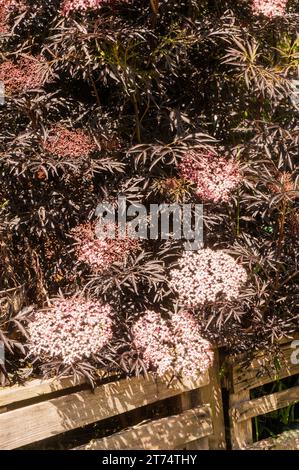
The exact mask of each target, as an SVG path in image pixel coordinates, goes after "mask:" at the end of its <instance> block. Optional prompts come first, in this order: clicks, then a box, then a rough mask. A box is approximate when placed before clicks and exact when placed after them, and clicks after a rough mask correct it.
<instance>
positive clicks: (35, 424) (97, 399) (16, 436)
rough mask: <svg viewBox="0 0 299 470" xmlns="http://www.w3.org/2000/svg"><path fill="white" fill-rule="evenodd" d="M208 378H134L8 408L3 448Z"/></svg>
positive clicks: (2, 418) (0, 418)
mask: <svg viewBox="0 0 299 470" xmlns="http://www.w3.org/2000/svg"><path fill="white" fill-rule="evenodd" d="M208 381H209V378H208V374H205V375H203V376H201V377H200V378H199V379H198V381H194V380H185V381H183V382H179V381H177V382H176V383H174V384H173V385H172V386H170V387H169V386H168V385H167V383H166V382H164V381H162V380H161V379H154V378H153V377H148V378H141V377H139V378H137V377H134V378H131V379H123V380H119V381H116V382H112V383H108V384H104V385H101V386H99V387H97V388H96V389H95V392H94V393H91V392H90V391H89V390H84V391H81V392H77V393H70V394H68V395H66V396H61V397H59V398H53V399H51V400H47V401H44V402H41V403H37V404H33V405H29V406H25V407H23V408H20V409H16V410H13V411H8V412H7V413H3V414H1V415H0V449H14V448H18V447H21V446H24V445H27V444H30V443H32V442H38V441H40V440H42V439H46V438H48V437H51V436H55V435H57V434H61V433H63V432H66V431H70V430H72V429H76V428H79V427H81V426H86V425H88V424H91V423H94V422H97V421H101V420H103V419H107V418H110V417H112V416H116V415H119V414H122V413H125V412H127V411H131V410H134V409H136V408H139V407H141V406H145V405H149V404H152V403H154V402H157V401H159V400H163V399H166V398H168V397H172V396H176V395H179V394H180V393H182V392H185V391H187V390H189V389H194V388H198V387H201V386H204V385H206V384H207V383H208ZM20 423H22V425H20Z"/></svg>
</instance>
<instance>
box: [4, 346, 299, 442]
mask: <svg viewBox="0 0 299 470" xmlns="http://www.w3.org/2000/svg"><path fill="white" fill-rule="evenodd" d="M293 353H294V349H293V347H292V343H291V342H286V343H284V344H282V345H281V358H280V368H278V369H277V368H275V367H274V366H273V364H274V362H275V361H274V358H269V357H268V354H267V353H266V352H263V353H259V354H258V355H257V356H256V357H255V358H254V359H253V360H252V361H251V363H250V364H249V366H248V365H247V367H244V366H243V365H241V362H239V364H236V363H235V365H232V364H231V363H230V361H229V368H228V370H226V372H228V374H226V379H225V381H224V384H222V386H224V388H226V397H227V396H228V398H229V400H228V404H227V403H226V402H224V403H223V400H222V391H223V390H222V389H221V384H220V375H223V370H224V369H223V365H222V364H221V365H219V359H218V353H215V363H214V366H213V368H211V369H210V370H209V372H208V373H206V374H204V375H203V376H201V377H200V378H199V379H198V380H196V381H194V380H191V379H190V380H183V381H178V380H176V381H172V382H170V383H169V381H170V378H169V377H165V378H163V379H157V378H155V377H153V376H149V377H147V378H145V377H132V378H129V379H128V378H117V377H110V378H106V379H105V381H103V380H99V383H98V384H97V387H96V388H95V391H94V392H92V391H91V390H90V389H89V388H88V386H87V385H86V384H85V383H83V382H80V383H74V382H73V381H72V380H70V379H67V378H66V379H62V380H45V381H41V380H32V381H30V382H29V383H27V384H26V385H25V386H13V387H9V388H3V389H0V449H1V450H2V449H17V448H35V449H40V448H41V449H43V448H45V447H44V446H45V445H46V446H47V443H49V441H51V440H53V439H54V440H55V439H56V443H57V442H58V443H60V442H61V443H62V442H63V437H64V436H67V435H69V434H72V433H73V432H74V431H75V430H77V431H76V432H78V434H79V436H84V439H82V440H80V437H79V439H78V440H77V439H76V440H75V444H74V445H71V446H69V447H68V448H70V449H75V450H76V449H80V450H82V449H83V450H97V449H107V450H113V449H120V450H125V449H134V450H135V449H145V450H167V449H177V450H181V449H188V450H197V449H205V450H208V449H217V450H218V449H219V450H220V449H225V448H226V447H227V445H226V442H227V443H228V448H230V447H232V449H246V450H251V449H252V450H253V449H263V450H264V449H299V432H298V431H295V430H294V431H288V432H285V433H283V434H281V435H280V436H278V438H276V439H273V438H271V439H265V440H262V441H259V442H255V443H254V442H253V440H254V439H253V426H252V419H253V418H255V417H257V416H260V415H265V414H267V413H270V412H272V411H274V410H278V409H281V408H284V407H287V406H289V405H291V404H294V403H297V402H299V386H293V387H291V388H289V389H286V390H282V391H278V392H276V393H271V394H268V395H264V396H261V397H259V398H253V396H252V393H251V392H252V390H254V389H256V388H258V387H261V386H264V385H265V384H270V383H272V382H274V381H276V380H278V379H284V378H286V377H291V376H295V375H297V374H299V364H295V363H293V364H292V362H291V360H290V358H291V355H292V354H293ZM269 359H270V360H269ZM226 361H227V358H226ZM295 362H296V361H295ZM265 363H267V364H268V367H267V368H261V365H263V364H265ZM270 364H272V366H273V367H272V369H270V370H269V365H270ZM276 365H277V363H276ZM220 371H222V374H220ZM158 408H159V410H160V411H161V410H162V411H163V412H162V413H161V412H160V411H159V410H158ZM156 409H157V410H158V411H157V410H156ZM153 410H154V411H153ZM155 410H156V411H155ZM224 416H226V417H227V423H226V424H227V426H226V431H227V432H226V434H227V435H226V436H225V426H224ZM114 420H116V421H117V425H115V423H114ZM111 421H113V423H112V424H111ZM228 421H229V423H228ZM94 425H95V426H97V429H100V430H101V432H100V433H99V434H97V433H96V434H95V435H94V434H92V433H93V431H92V433H91V436H90V437H88V439H86V435H87V434H86V430H87V429H88V427H92V426H94ZM88 436H89V434H88ZM46 448H48V447H46ZM50 448H57V447H55V445H54V447H50ZM62 448H64V447H63V445H62Z"/></svg>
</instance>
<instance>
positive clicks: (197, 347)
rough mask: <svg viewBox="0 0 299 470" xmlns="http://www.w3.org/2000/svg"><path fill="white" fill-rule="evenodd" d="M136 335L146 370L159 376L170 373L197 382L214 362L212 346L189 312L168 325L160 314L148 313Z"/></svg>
mask: <svg viewBox="0 0 299 470" xmlns="http://www.w3.org/2000/svg"><path fill="white" fill-rule="evenodd" d="M132 331H133V341H134V343H135V346H136V348H137V349H138V350H139V351H141V353H142V355H143V359H144V362H145V365H146V367H147V368H154V369H155V370H156V372H157V374H158V375H159V376H163V375H164V374H165V373H167V372H170V373H173V374H174V375H178V376H180V375H181V376H184V377H192V378H196V377H198V376H199V375H200V374H203V373H204V372H205V371H206V370H207V369H208V368H209V367H210V366H211V364H212V362H213V351H212V347H211V344H210V343H209V342H208V341H206V340H205V339H204V338H202V336H201V335H200V330H199V326H198V324H197V323H196V321H195V319H194V318H193V316H192V315H191V314H190V313H188V312H178V313H175V314H174V315H173V316H172V318H171V320H170V321H168V322H167V321H166V320H164V319H163V318H162V317H161V315H160V314H159V313H156V312H153V311H150V310H148V311H146V312H145V315H144V316H143V317H142V318H140V319H139V320H138V321H137V322H136V323H135V325H134V326H133V330H132Z"/></svg>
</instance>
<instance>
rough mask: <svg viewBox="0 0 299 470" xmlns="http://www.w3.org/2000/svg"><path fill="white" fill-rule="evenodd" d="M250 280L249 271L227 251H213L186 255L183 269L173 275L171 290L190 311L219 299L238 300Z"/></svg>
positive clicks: (182, 259)
mask: <svg viewBox="0 0 299 470" xmlns="http://www.w3.org/2000/svg"><path fill="white" fill-rule="evenodd" d="M246 280H247V273H246V271H245V269H244V268H243V267H242V266H241V265H240V264H238V263H237V261H236V260H235V259H234V258H233V257H232V256H230V255H228V254H227V253H225V252H224V251H223V250H218V251H214V250H211V249H209V248H207V249H202V250H199V251H197V252H186V253H184V255H183V256H182V257H181V258H180V260H179V269H174V270H172V272H171V286H172V288H173V289H174V291H176V292H177V293H178V296H179V300H180V302H181V304H182V305H184V306H186V307H190V308H193V307H198V306H202V305H204V304H205V303H206V302H215V301H216V300H217V297H218V296H219V295H221V296H223V297H224V298H226V299H228V300H231V299H234V298H237V297H238V295H239V292H240V288H241V286H242V285H243V284H244V283H245V282H246Z"/></svg>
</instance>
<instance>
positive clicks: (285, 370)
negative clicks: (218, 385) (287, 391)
mask: <svg viewBox="0 0 299 470" xmlns="http://www.w3.org/2000/svg"><path fill="white" fill-rule="evenodd" d="M291 345H292V342H288V343H285V344H282V346H281V353H282V357H281V361H280V363H281V369H280V370H279V371H277V370H276V369H275V367H274V358H273V357H270V358H269V357H268V354H267V352H263V353H260V354H258V355H256V357H255V358H254V359H253V360H252V362H251V364H250V366H249V367H248V368H247V367H246V368H245V367H244V366H243V365H237V366H234V367H233V368H232V385H233V390H232V391H233V392H234V393H239V392H242V391H244V390H249V389H253V388H256V387H261V386H262V385H265V384H267V383H271V382H274V381H275V380H278V379H279V380H281V379H284V378H286V377H289V376H291V375H295V374H299V364H292V363H291V355H292V354H293V353H294V349H293V348H292V346H291ZM267 359H268V361H267ZM265 362H268V367H267V368H266V369H265V371H264V372H261V366H262V365H263V364H264V363H265ZM271 362H272V368H271V367H270V365H271Z"/></svg>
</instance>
